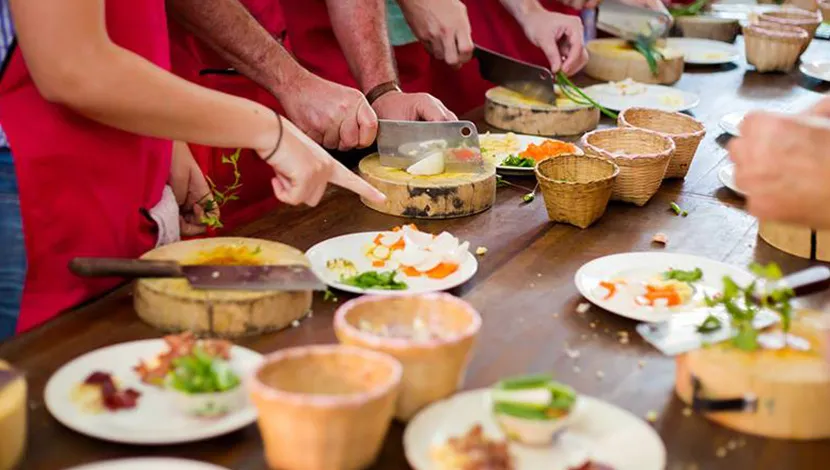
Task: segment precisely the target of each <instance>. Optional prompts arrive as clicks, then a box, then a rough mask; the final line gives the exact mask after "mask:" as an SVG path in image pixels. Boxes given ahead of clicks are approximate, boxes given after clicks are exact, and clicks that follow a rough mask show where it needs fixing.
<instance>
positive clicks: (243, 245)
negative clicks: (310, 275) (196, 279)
mask: <svg viewBox="0 0 830 470" xmlns="http://www.w3.org/2000/svg"><path fill="white" fill-rule="evenodd" d="M227 247H232V248H235V249H243V250H244V249H247V253H249V254H250V258H249V260H254V264H268V265H272V264H273V265H281V264H293V265H297V264H302V265H306V266H308V265H309V262H308V260H307V259H306V257H305V255H303V253H302V252H300V251H299V250H297V249H295V248H292V247H290V246H287V245H283V244H281V243H275V242H270V241H266V240H257V239H251V238H209V239H201V240H189V241H183V242H178V243H173V244H171V245H166V246H162V247H159V248H156V249H155V250H152V251H150V252H148V253H146V254H145V255H144V256H142V259H153V260H175V261H178V262H179V263H181V264H211V261H210V255H211V254H212V253H216V251H215V250H217V249H219V250H222V249H225V248H227ZM134 297H135V299H134V305H135V309H136V312H138V316H139V317H141V319H142V320H144V321H145V322H147V323H149V324H150V325H152V326H154V327H156V328H159V329H161V330H163V331H171V332H179V331H192V332H194V333H196V334H198V335H208V336H220V337H236V336H243V335H252V334H259V333H264V332H268V331H274V330H279V329H282V328H285V327H286V326H288V325H290V324H291V322H293V321H294V320H297V319H299V318H302V317H303V316H304V315H306V314H307V313H308V312H309V310H310V309H311V300H312V293H311V292H310V291H302V292H282V291H241V290H240V291H237V290H199V289H194V288H192V287H190V284H189V283H188V281H187V280H185V279H141V280H139V281H138V282H136V285H135V296H134Z"/></svg>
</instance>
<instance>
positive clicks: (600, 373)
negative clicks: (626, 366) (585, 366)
mask: <svg viewBox="0 0 830 470" xmlns="http://www.w3.org/2000/svg"><path fill="white" fill-rule="evenodd" d="M604 377H605V372H603V371H601V370H598V371H597V378H598V379H600V380H602V379H603V378H604Z"/></svg>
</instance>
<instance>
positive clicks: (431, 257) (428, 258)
mask: <svg viewBox="0 0 830 470" xmlns="http://www.w3.org/2000/svg"><path fill="white" fill-rule="evenodd" d="M422 253H424V259H423V261H421V262H420V263H418V264H416V265H415V266H414V267H415V269H417V270H418V271H419V272H422V273H425V272H427V271H430V270H432V269H435V268H436V267H437V266H438V265H439V264H441V255H438V254H436V253H431V252H429V251H424V252H422Z"/></svg>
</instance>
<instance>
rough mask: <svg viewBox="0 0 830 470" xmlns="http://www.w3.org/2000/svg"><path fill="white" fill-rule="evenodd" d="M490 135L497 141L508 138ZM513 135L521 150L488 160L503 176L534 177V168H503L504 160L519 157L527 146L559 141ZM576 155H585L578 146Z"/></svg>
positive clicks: (504, 153)
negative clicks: (514, 156) (509, 157)
mask: <svg viewBox="0 0 830 470" xmlns="http://www.w3.org/2000/svg"><path fill="white" fill-rule="evenodd" d="M488 135H489V136H490V137H491V138H497V139H499V138H500V139H504V138H506V137H507V134H494V133H490V134H488ZM513 135H515V136H516V140H518V142H519V149H518V150H516V151H513V152H499V153H493V154H492V157H489V158H488V157H485V158H486V159H488V161H489V163H492V164H494V165H496V170H498V172H499V173H502V174H505V175H532V174H533V168H532V167H531V168H521V167H515V166H503V165H501V162H502V161H504V159H506V158H507V157H508V156H510V155H511V154H513V155H518V154H519V153H520V152H522V151H524V149H526V148H527V146H528V145H530V144H536V145H540V144H541V143H542V142H544V141H546V140H549V139H550V140H558V139H554V138H552V137H541V136H537V135H525V134H513ZM481 137H484V135H481V136H479V138H481ZM574 145H576V144H574ZM482 147H484V148H486V147H487V146H486V144H484V145H482ZM576 153H577V154H578V155H583V154H584V152H583V151H582V149H581V148H579V147H578V146H577V147H576Z"/></svg>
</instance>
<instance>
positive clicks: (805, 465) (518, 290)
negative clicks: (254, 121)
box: [0, 41, 830, 470]
mask: <svg viewBox="0 0 830 470" xmlns="http://www.w3.org/2000/svg"><path fill="white" fill-rule="evenodd" d="M739 46H740V43H739ZM810 56H823V57H828V56H830V43H828V42H826V41H815V42H814V44H813V46H812V47H811V49H810V51H808V52H807V57H810ZM677 87H678V88H681V89H684V90H689V91H693V92H696V93H699V94H700V95H701V98H702V102H701V104H700V106H699V107H698V108H696V109H695V110H694V113H693V114H694V115H695V116H696V117H698V118H699V119H702V120H703V121H704V122H705V124H706V127H707V129H708V134H707V135H706V138H705V140H704V142H703V145H702V146H701V148H700V150H699V151H698V154H697V158H696V160H695V161H694V164H693V165H692V168H691V171H690V173H689V175H688V176H687V177H686V179H685V181H675V182H667V183H665V184H664V185H663V187H662V189H661V190H660V192H659V193H658V194H657V195H656V196H655V197H654V199H653V200H652V201H651V202H650V203H649V204H648V205H647V206H646V207H643V208H637V207H633V206H631V205H625V204H616V203H613V204H612V205H611V206H610V208H609V210H608V212H607V214H606V215H605V216H604V218H602V219H601V220H600V221H599V222H598V223H597V224H596V225H595V226H593V227H591V228H589V229H587V230H579V229H576V228H574V227H570V226H566V225H554V224H551V223H549V222H548V219H547V215H546V213H545V209H544V204H543V203H542V201H541V198H540V199H537V200H536V201H535V202H533V203H531V204H527V205H523V204H521V196H522V194H523V191H521V190H518V189H513V188H502V189H499V193H498V201H497V203H496V205H495V207H493V209H492V210H490V211H487V212H485V213H483V214H480V215H478V216H474V217H468V218H463V219H456V220H446V221H433V222H419V224H420V225H421V226H423V228H424V229H426V230H430V231H438V230H445V229H446V230H451V231H452V232H453V233H454V234H455V235H457V236H459V237H460V238H461V239H464V240H470V242H471V245H472V247H473V248H475V247H478V246H485V247H487V248H488V250H489V251H488V252H487V254H486V255H485V256H483V257H481V258H480V269H479V272H478V274H476V276H475V277H474V278H473V279H472V280H471V281H470V282H468V283H467V284H465V285H464V286H462V287H461V288H459V289H457V290H456V291H455V292H454V293H455V294H456V295H458V296H461V297H463V298H464V299H465V300H467V301H468V302H470V303H471V304H472V305H474V306H475V307H476V308H477V309H478V310H479V311H480V312H481V314H482V317H483V318H484V325H483V329H482V333H481V339H480V343H479V346H478V348H477V351H476V354H475V357H474V359H473V361H472V363H471V365H470V368H469V371H468V374H467V377H466V381H465V385H464V387H465V388H466V389H472V388H478V387H486V386H488V385H490V384H492V383H493V382H494V381H496V380H498V379H499V378H501V377H503V376H505V375H510V374H522V373H530V372H543V371H553V372H555V374H556V376H557V377H558V378H559V379H561V380H564V381H565V382H568V383H570V384H572V385H573V386H574V387H576V388H577V389H578V390H580V391H581V392H584V393H587V394H591V395H594V396H598V397H600V398H602V399H605V400H608V401H610V402H613V403H616V404H618V405H620V406H623V407H625V408H627V409H628V410H630V411H632V412H634V413H636V414H638V415H640V416H645V415H646V414H647V413H648V412H649V411H651V410H654V411H656V412H658V413H659V419H658V420H657V422H656V423H654V427H655V428H656V430H657V431H658V432H659V433H660V435H661V436H662V438H663V440H664V441H665V443H666V446H667V448H668V456H669V458H668V461H669V465H668V469H669V470H675V469H677V470H680V469H682V470H691V469H736V468H739V469H759V470H772V469H810V468H815V469H818V468H826V467H827V463H826V462H828V461H830V446H829V445H828V444H827V443H793V442H783V441H770V440H764V439H759V438H753V437H750V436H742V435H739V434H737V433H734V432H731V431H729V430H727V429H724V428H721V427H719V426H717V425H714V424H712V423H710V422H708V421H707V420H705V419H704V418H702V417H699V416H685V415H684V413H683V412H682V411H683V409H684V406H683V404H682V403H681V402H680V401H679V400H678V399H677V398H676V397H675V395H674V393H673V391H672V386H673V381H674V361H673V360H672V359H669V358H666V357H661V355H660V354H658V353H657V352H656V351H655V350H654V349H652V348H651V347H649V346H648V345H646V344H644V343H643V342H642V341H640V340H639V336H638V335H637V334H636V333H635V332H634V326H635V323H634V322H632V321H628V320H626V319H623V318H620V317H617V316H614V315H611V314H609V313H607V312H603V311H600V310H599V309H597V308H592V309H591V310H590V311H589V312H588V313H587V314H584V315H581V314H577V313H576V312H575V309H576V306H577V305H578V304H579V303H581V302H583V300H582V299H581V297H580V296H579V294H578V293H577V290H576V288H575V286H574V283H573V275H574V273H575V272H576V270H577V269H578V268H579V267H580V266H581V265H582V264H583V263H585V262H587V261H590V260H592V259H594V258H597V257H600V256H604V255H608V254H612V253H620V252H627V251H668V252H683V253H691V254H696V255H702V256H706V257H709V258H712V259H716V260H722V261H726V262H728V263H734V264H736V265H739V266H742V265H746V264H748V263H749V262H750V261H752V260H759V261H763V262H767V261H776V262H778V263H780V264H781V265H782V266H783V267H784V268H785V269H786V270H794V269H797V268H803V267H805V266H806V265H807V264H808V262H807V261H804V260H799V259H795V258H793V257H790V256H787V255H784V254H782V253H780V252H778V251H777V250H775V249H773V248H771V247H769V246H767V245H766V244H765V243H764V242H762V241H759V240H758V239H757V238H756V231H757V226H758V224H757V221H756V220H755V219H754V218H753V217H751V216H749V215H748V214H746V213H745V212H744V210H742V202H741V200H740V199H738V198H736V197H735V196H734V195H733V194H731V193H730V191H729V190H727V189H725V188H722V187H721V185H720V183H719V182H718V179H717V170H718V168H719V167H720V166H722V165H724V164H725V163H726V160H727V154H726V150H725V148H724V144H725V143H726V142H727V141H728V137H727V136H725V135H722V134H721V131H720V129H719V127H718V120H719V118H720V117H721V116H722V115H723V114H725V113H727V112H731V111H741V110H748V109H753V108H772V109H779V110H793V111H796V110H799V109H802V108H804V107H806V106H808V105H809V104H811V103H812V102H814V101H815V100H817V99H818V98H819V96H820V95H819V94H817V92H826V91H827V90H828V86H827V84H819V83H818V82H816V81H812V80H810V79H807V78H805V77H803V76H801V75H800V74H798V73H792V74H789V75H785V74H770V75H759V74H757V73H755V72H752V71H747V70H746V68H745V66H744V65H729V66H723V67H704V68H692V67H687V73H686V74H685V75H684V76H683V79H682V80H681V81H680V82H679V83H678V85H677ZM480 117H481V113H480V112H478V113H474V115H473V116H471V118H472V119H477V120H478V121H481V119H480ZM605 124H610V123H605ZM782 158H784V156H782ZM514 181H515V182H517V183H519V184H524V185H526V186H527V187H528V188H530V187H532V186H533V184H534V181H533V180H532V179H525V180H521V179H517V180H514ZM672 201H677V202H678V203H679V204H680V205H681V206H682V207H683V208H685V209H687V210H688V211H689V216H688V217H686V218H682V217H677V216H675V215H674V214H673V213H672V212H671V211H670V210H669V203H670V202H672ZM400 222H401V220H400V219H396V218H393V217H389V216H385V215H382V214H379V213H376V212H373V211H371V210H369V209H367V208H365V207H364V206H363V205H362V204H361V203H360V202H359V201H358V200H357V198H356V197H354V196H353V195H351V194H348V193H346V192H345V191H342V190H339V189H331V190H329V192H328V193H327V195H326V197H325V198H324V200H323V201H322V203H321V204H320V206H319V207H318V208H316V209H313V210H312V209H308V208H284V209H280V210H279V211H276V212H274V213H272V214H270V215H268V216H266V217H264V218H262V219H261V220H259V221H258V222H256V223H254V224H251V225H250V226H248V227H246V228H244V229H243V230H240V231H239V233H238V235H242V236H249V237H257V238H264V239H270V240H277V241H280V242H283V243H287V244H290V245H293V246H296V247H298V248H300V249H307V248H309V247H310V246H311V245H313V244H314V243H317V242H319V241H321V240H325V239H327V238H330V237H334V236H338V235H342V234H347V233H352V232H360V231H368V230H383V229H387V228H389V227H391V226H394V225H396V224H399V223H400ZM656 232H665V233H666V234H668V236H669V244H668V246H667V247H666V248H659V247H655V246H653V245H652V243H651V237H652V235H654V234H655V233H656ZM346 297H347V296H346V295H342V294H341V295H340V301H341V302H342V301H343V299H344V298H346ZM821 300H822V299H814V300H813V301H814V302H819V301H821ZM131 301H132V299H131V297H130V293H129V290H127V289H122V290H120V291H118V292H115V293H113V294H112V295H110V296H108V297H106V298H104V299H101V300H99V301H97V302H94V303H92V304H91V305H88V306H86V307H84V308H82V309H80V310H78V311H75V312H71V313H66V314H64V315H63V316H61V317H60V318H58V319H56V320H54V321H52V322H50V323H48V324H46V325H44V326H43V327H41V328H39V329H37V330H35V331H32V332H30V333H28V334H25V335H22V336H20V337H18V338H15V339H13V340H10V341H7V342H5V343H3V344H0V357H3V358H5V359H7V360H9V361H11V362H12V363H13V364H16V365H17V366H18V367H20V368H22V369H23V370H25V371H26V373H27V374H28V380H29V385H30V389H31V392H30V400H29V406H30V412H31V413H30V420H29V424H30V429H29V436H30V444H29V451H28V453H27V456H26V459H25V461H24V463H23V465H22V468H23V469H27V470H41V469H43V470H54V469H63V468H66V467H69V466H71V465H77V464H82V463H88V462H93V461H97V460H103V459H109V458H116V457H129V456H148V455H164V456H178V457H184V458H192V459H199V460H204V461H210V462H214V463H216V464H219V465H223V466H226V467H228V468H231V469H237V470H253V469H264V468H266V465H265V461H264V458H263V455H262V443H261V441H260V437H259V433H258V431H257V429H256V427H255V426H250V427H248V428H247V429H245V430H242V431H240V432H236V433H234V434H231V435H228V436H225V437H222V438H218V439H214V440H211V441H207V442H202V443H196V444H189V445H181V446H173V447H131V446H125V445H118V444H110V443H107V442H102V441H98V440H95V439H91V438H88V437H86V436H83V435H81V434H77V433H75V432H73V431H70V430H69V429H67V428H64V427H63V426H61V425H60V424H58V423H57V422H56V421H55V420H54V419H53V418H52V417H51V416H50V415H49V413H48V412H47V411H46V409H45V408H44V406H43V396H42V392H43V387H44V385H45V383H46V381H47V379H48V378H49V376H50V375H51V374H52V373H54V372H55V371H56V370H57V369H58V368H59V367H60V366H61V365H62V364H64V363H65V362H66V361H68V360H70V359H72V358H74V357H77V356H79V355H81V354H83V353H86V352H88V351H91V350H93V349H96V348H99V347H102V346H106V345H109V344H113V343H118V342H122V341H130V340H136V339H142V338H153V337H158V336H159V332H158V331H155V330H153V329H152V328H150V327H149V326H146V325H145V324H143V323H142V322H141V321H140V320H139V319H138V318H137V317H136V315H135V313H134V312H133V308H132V302H131ZM336 307H337V305H336V304H334V303H331V302H325V301H323V299H322V296H319V297H318V298H316V299H315V303H314V315H313V317H311V318H308V319H306V320H304V321H303V322H302V323H301V324H300V326H299V327H296V328H289V329H288V330H286V331H282V332H279V333H274V334H269V335H264V336H258V337H252V338H247V339H244V340H242V341H240V344H242V345H244V346H247V347H251V348H253V349H255V350H257V351H261V352H263V353H266V352H269V351H274V350H277V349H280V348H284V347H288V346H297V345H305V344H312V343H332V342H335V341H336V340H335V337H334V334H333V331H332V325H331V322H332V314H333V312H334V310H335V308H336ZM623 330H624V331H628V332H629V333H630V337H631V338H632V341H631V343H629V344H626V345H623V344H621V343H620V342H619V341H618V340H617V332H619V331H623ZM566 347H570V348H572V349H576V350H578V351H580V352H581V355H580V357H578V358H576V359H572V358H570V357H569V356H568V355H566V354H565V348H566ZM600 372H602V374H599V373H600ZM603 374H604V377H602V378H600V377H599V375H603ZM160 419H162V418H161V417H160ZM828 419H830V417H828ZM402 432H403V427H402V426H400V425H394V426H393V429H392V431H391V432H390V434H389V437H388V439H387V442H386V445H385V447H384V449H383V453H382V456H381V458H380V461H379V463H378V464H377V465H376V466H375V468H378V469H381V468H382V469H398V468H407V464H406V462H405V459H404V456H403V448H402V444H401V436H402ZM734 446H737V449H735V450H734V451H730V452H728V453H727V455H726V456H725V457H718V456H717V455H716V454H717V453H718V450H719V449H720V448H724V449H728V448H730V447H734ZM540 470H541V469H540Z"/></svg>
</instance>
